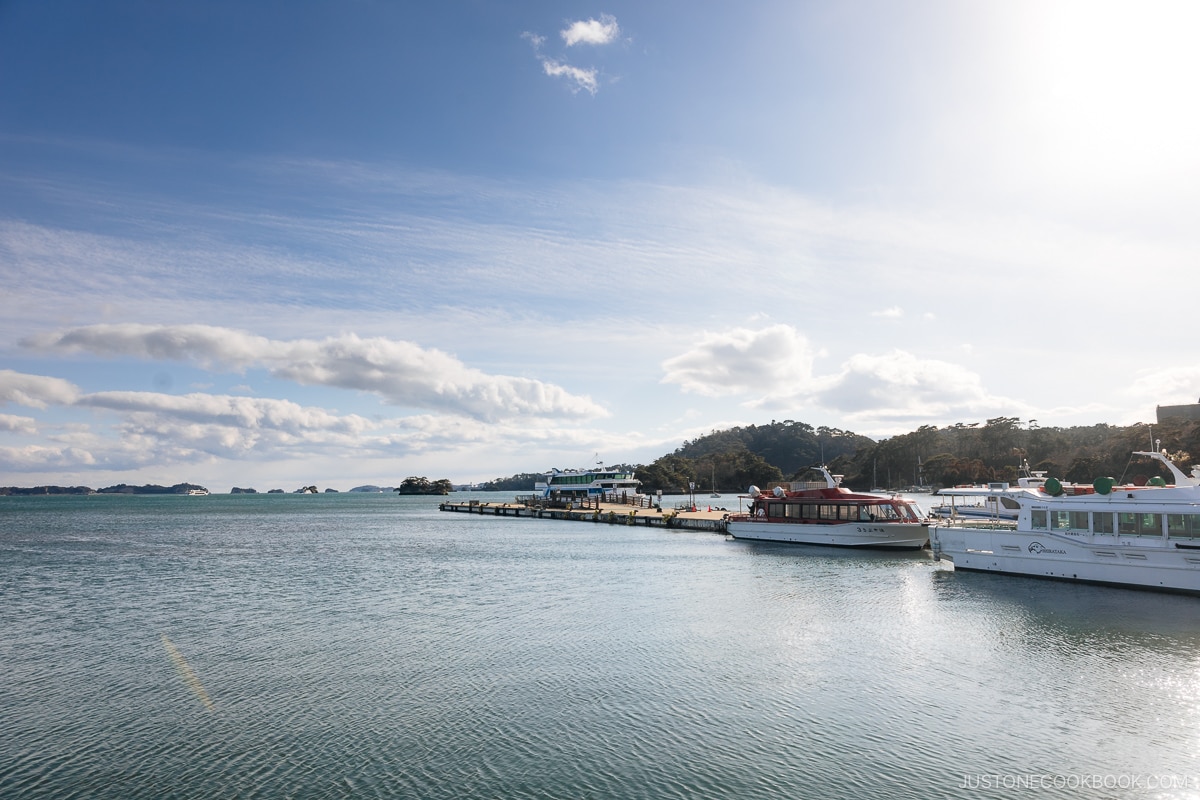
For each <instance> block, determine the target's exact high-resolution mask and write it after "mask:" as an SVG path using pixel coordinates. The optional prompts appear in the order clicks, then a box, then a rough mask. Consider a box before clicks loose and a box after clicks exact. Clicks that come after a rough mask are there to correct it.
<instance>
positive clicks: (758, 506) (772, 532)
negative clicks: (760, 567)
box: [725, 465, 929, 550]
mask: <svg viewBox="0 0 1200 800" xmlns="http://www.w3.org/2000/svg"><path fill="white" fill-rule="evenodd" d="M812 469H815V470H817V471H818V472H820V473H821V475H822V478H823V480H821V481H812V482H802V483H799V484H796V483H793V484H791V485H790V486H789V487H787V488H785V487H783V486H778V487H776V488H775V489H774V490H773V491H772V492H770V493H764V492H761V491H759V489H758V487H755V486H751V487H750V498H751V502H750V512H749V513H747V514H730V515H729V518H728V520H726V523H725V525H726V531H727V532H728V533H729V534H730V535H731V536H733V537H734V538H736V539H754V540H758V541H763V542H786V543H790V544H816V545H830V546H835V547H860V548H870V549H885V550H919V549H921V548H922V547H924V546H925V544H926V542H927V541H928V539H929V533H928V530H929V529H928V526H929V523H928V521H927V520H925V519H924V515H923V514H922V513H921V511H920V509H919V508H918V507H917V505H916V504H915V503H913V502H912V501H911V500H908V499H906V498H904V497H901V496H900V495H898V494H890V495H889V494H871V493H865V492H863V493H860V492H852V491H850V490H849V489H846V488H844V487H843V486H842V485H841V480H842V476H841V475H833V474H831V473H830V472H829V470H828V468H826V467H825V466H823V465H822V466H816V467H812Z"/></svg>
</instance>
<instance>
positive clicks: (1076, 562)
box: [929, 525, 1200, 594]
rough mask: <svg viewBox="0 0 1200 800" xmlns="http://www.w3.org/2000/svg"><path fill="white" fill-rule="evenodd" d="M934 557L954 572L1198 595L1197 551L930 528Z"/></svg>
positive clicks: (1042, 534)
mask: <svg viewBox="0 0 1200 800" xmlns="http://www.w3.org/2000/svg"><path fill="white" fill-rule="evenodd" d="M929 543H930V547H931V549H932V550H933V555H934V557H935V558H937V559H939V560H943V561H949V562H950V563H952V564H953V565H954V569H955V570H956V571H957V570H968V571H975V572H1000V573H1005V574H1008V575H1024V576H1028V577H1035V578H1051V579H1055V580H1064V581H1077V582H1080V583H1098V584H1106V585H1111V586H1124V587H1129V588H1138V589H1152V590H1157V591H1168V592H1183V593H1187V594H1200V550H1196V549H1190V548H1189V549H1180V548H1176V547H1174V546H1167V545H1157V546H1145V545H1139V543H1138V542H1137V541H1135V540H1131V541H1121V540H1120V539H1114V540H1112V541H1103V542H1094V541H1087V540H1084V539H1081V538H1076V537H1071V536H1064V535H1059V534H1054V533H1048V532H1046V531H1039V532H1022V531H1014V530H990V529H987V528H972V527H943V526H937V525H935V526H933V527H931V528H930V530H929Z"/></svg>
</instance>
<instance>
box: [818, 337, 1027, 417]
mask: <svg viewBox="0 0 1200 800" xmlns="http://www.w3.org/2000/svg"><path fill="white" fill-rule="evenodd" d="M821 383H822V385H821V386H820V388H819V390H818V391H817V392H815V393H814V395H813V397H814V399H815V401H816V402H818V403H819V404H820V405H822V406H824V407H826V408H830V409H836V410H838V411H840V412H842V413H845V414H847V415H850V416H851V417H853V416H854V415H863V414H869V415H870V416H872V417H875V418H879V419H887V418H894V419H918V418H934V419H936V418H943V417H953V416H955V415H957V414H960V413H968V412H971V411H978V410H984V409H991V408H996V407H1000V406H1003V405H1005V404H1006V402H1007V401H1004V400H1002V399H1001V398H997V397H994V396H992V395H991V394H989V393H988V391H987V390H986V389H985V388H984V386H983V381H982V379H981V378H980V376H979V375H978V374H976V373H975V372H972V371H970V370H969V369H967V368H965V367H963V366H961V365H959V364H951V363H950V362H947V361H939V360H934V359H920V358H917V357H916V356H914V355H912V354H911V353H907V352H905V351H903V350H893V351H891V352H890V353H885V354H882V355H868V354H864V353H860V354H857V355H854V356H852V357H851V358H850V359H849V360H847V361H846V363H844V364H843V365H842V368H841V371H840V372H838V373H837V374H835V375H831V376H829V377H827V378H823V379H822V381H821Z"/></svg>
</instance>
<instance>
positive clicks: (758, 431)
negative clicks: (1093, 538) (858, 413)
mask: <svg viewBox="0 0 1200 800" xmlns="http://www.w3.org/2000/svg"><path fill="white" fill-rule="evenodd" d="M1151 449H1155V450H1158V449H1163V450H1167V451H1168V453H1169V455H1170V457H1171V459H1172V460H1173V461H1174V462H1175V464H1176V465H1177V466H1179V467H1180V469H1182V470H1183V471H1184V472H1185V473H1186V472H1190V471H1191V467H1192V465H1193V464H1195V463H1200V422H1198V421H1191V420H1182V419H1173V420H1164V421H1163V423H1162V424H1159V425H1154V426H1151V425H1148V424H1145V423H1138V424H1135V425H1129V426H1116V425H1104V424H1101V425H1089V426H1078V427H1071V428H1055V427H1040V426H1039V425H1038V424H1037V422H1036V421H1033V420H1030V421H1022V420H1020V419H1019V418H1017V417H996V418H994V419H989V420H987V421H986V422H984V423H958V424H956V425H950V426H947V427H944V428H938V427H935V426H929V425H927V426H923V427H921V428H919V429H917V430H916V431H913V432H912V433H906V434H902V435H899V436H893V437H891V438H888V439H885V440H882V441H878V442H877V441H875V440H873V439H870V438H868V437H866V436H860V435H858V434H855V433H851V432H849V431H843V430H838V429H835V428H813V427H812V426H811V425H806V424H804V423H801V422H794V421H792V420H786V421H784V422H772V423H771V424H770V425H757V426H756V425H751V426H748V427H745V428H733V429H730V430H727V431H714V432H712V433H710V434H709V435H707V436H703V437H700V438H699V439H696V440H694V441H691V442H685V443H684V444H683V446H682V447H680V448H679V449H677V450H676V451H675V452H674V453H671V454H669V455H666V456H663V457H662V458H660V459H658V460H657V461H655V462H653V463H652V464H646V465H641V466H639V467H638V468H637V470H638V478H640V479H641V480H642V482H643V483H642V490H643V491H649V492H652V491H655V490H657V489H662V490H663V491H664V492H679V491H686V489H687V485H688V482H689V481H695V482H696V483H697V488H698V489H699V490H703V491H708V490H709V489H710V488H711V485H712V476H713V474H714V472H715V477H716V487H717V489H718V490H719V491H722V492H725V491H745V490H746V488H747V487H749V486H750V485H752V484H754V485H758V486H766V485H767V484H769V483H771V482H772V481H778V480H794V479H796V478H798V477H799V476H798V475H797V471H798V470H802V469H803V468H804V467H807V466H810V465H813V464H818V463H824V464H828V465H829V467H830V469H831V470H832V471H833V472H835V473H840V474H843V475H845V480H844V485H845V486H847V487H850V488H855V489H870V488H873V487H877V486H878V487H884V488H888V489H905V488H908V487H911V486H915V485H925V486H932V487H934V488H941V487H944V486H954V485H957V484H963V483H981V482H987V481H1011V482H1015V481H1016V478H1017V476H1018V473H1019V470H1020V467H1021V465H1022V464H1023V463H1028V464H1029V466H1030V468H1031V469H1035V470H1044V471H1045V472H1046V473H1047V474H1048V475H1050V476H1052V477H1056V478H1059V479H1060V480H1068V481H1077V482H1080V483H1091V482H1092V481H1093V480H1095V479H1096V478H1098V477H1102V476H1107V477H1112V478H1115V479H1116V480H1118V481H1122V482H1124V481H1136V480H1140V479H1145V478H1150V477H1154V476H1155V475H1158V476H1160V477H1162V478H1165V479H1168V480H1172V479H1171V477H1170V475H1169V474H1168V473H1167V472H1166V470H1164V469H1163V468H1162V467H1160V466H1159V465H1158V464H1156V463H1153V462H1150V461H1148V460H1146V459H1137V460H1131V455H1132V453H1133V452H1134V451H1136V450H1151Z"/></svg>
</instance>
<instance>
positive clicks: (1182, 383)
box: [1126, 366, 1200, 405]
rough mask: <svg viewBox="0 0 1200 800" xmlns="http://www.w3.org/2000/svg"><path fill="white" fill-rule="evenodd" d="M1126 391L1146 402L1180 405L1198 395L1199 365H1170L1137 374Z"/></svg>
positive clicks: (1199, 393)
mask: <svg viewBox="0 0 1200 800" xmlns="http://www.w3.org/2000/svg"><path fill="white" fill-rule="evenodd" d="M1126 393H1127V394H1128V395H1130V396H1131V397H1135V398H1139V399H1141V400H1144V401H1145V402H1146V403H1147V404H1149V403H1154V404H1156V405H1180V404H1185V403H1194V402H1197V401H1196V400H1195V399H1194V398H1196V397H1200V367H1197V366H1189V367H1172V368H1170V369H1161V370H1154V371H1152V372H1147V373H1145V374H1143V375H1139V376H1138V377H1137V378H1136V379H1135V380H1134V381H1133V383H1132V384H1130V386H1129V388H1128V389H1127V390H1126Z"/></svg>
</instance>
